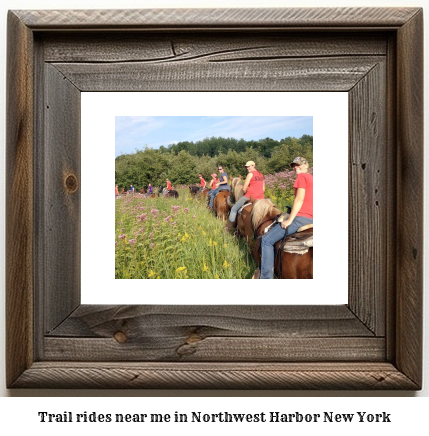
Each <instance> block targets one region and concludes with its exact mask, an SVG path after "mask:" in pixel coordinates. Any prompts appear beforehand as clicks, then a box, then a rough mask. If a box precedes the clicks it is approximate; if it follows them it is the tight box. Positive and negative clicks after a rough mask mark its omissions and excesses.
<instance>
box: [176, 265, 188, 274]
mask: <svg viewBox="0 0 429 436" xmlns="http://www.w3.org/2000/svg"><path fill="white" fill-rule="evenodd" d="M186 269H187V267H186V266H180V267H179V268H177V269H176V273H180V272H182V271H185V270H186Z"/></svg>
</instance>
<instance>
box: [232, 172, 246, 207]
mask: <svg viewBox="0 0 429 436" xmlns="http://www.w3.org/2000/svg"><path fill="white" fill-rule="evenodd" d="M243 186H244V183H243V180H242V179H241V178H240V177H234V178H233V179H232V182H231V192H232V195H233V197H234V201H238V200H240V198H241V197H242V196H243V195H244V192H243ZM230 206H231V207H232V204H230Z"/></svg>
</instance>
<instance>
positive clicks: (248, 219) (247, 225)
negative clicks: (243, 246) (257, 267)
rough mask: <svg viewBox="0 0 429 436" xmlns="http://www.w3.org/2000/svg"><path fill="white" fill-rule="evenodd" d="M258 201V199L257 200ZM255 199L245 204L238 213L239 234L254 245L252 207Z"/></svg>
mask: <svg viewBox="0 0 429 436" xmlns="http://www.w3.org/2000/svg"><path fill="white" fill-rule="evenodd" d="M256 201H257V200H256ZM254 202H255V200H253V197H251V199H250V200H249V203H247V204H245V205H244V206H243V207H242V208H241V209H240V211H239V213H238V214H237V220H236V221H237V234H238V236H242V237H243V238H245V239H246V242H247V243H248V244H249V245H250V246H253V245H254V243H255V241H254V239H253V226H252V209H253V204H254Z"/></svg>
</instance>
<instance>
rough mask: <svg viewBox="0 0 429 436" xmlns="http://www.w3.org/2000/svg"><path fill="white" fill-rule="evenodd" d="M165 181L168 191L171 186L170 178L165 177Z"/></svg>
mask: <svg viewBox="0 0 429 436" xmlns="http://www.w3.org/2000/svg"><path fill="white" fill-rule="evenodd" d="M166 182H167V190H168V191H171V189H172V188H171V182H170V180H168V179H167V180H166Z"/></svg>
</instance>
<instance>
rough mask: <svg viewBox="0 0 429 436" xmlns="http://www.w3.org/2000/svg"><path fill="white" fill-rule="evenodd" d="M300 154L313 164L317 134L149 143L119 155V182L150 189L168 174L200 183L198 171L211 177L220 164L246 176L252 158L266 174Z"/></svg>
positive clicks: (178, 180) (184, 181)
mask: <svg viewBox="0 0 429 436" xmlns="http://www.w3.org/2000/svg"><path fill="white" fill-rule="evenodd" d="M296 156H304V157H305V158H306V159H307V160H308V162H309V164H310V166H313V136H310V135H303V136H302V137H301V138H294V137H287V138H285V139H282V140H280V141H276V140H274V139H271V138H265V139H260V140H259V141H254V140H252V141H245V140H244V139H240V140H237V139H235V138H222V137H212V138H206V139H204V140H202V141H197V142H195V143H194V142H189V141H185V142H179V143H177V144H172V145H169V146H168V147H164V146H161V147H160V148H159V149H156V150H155V149H153V148H149V147H146V148H145V149H144V150H136V151H135V152H134V153H130V154H122V155H120V156H118V157H116V159H115V184H117V185H118V186H119V188H120V189H122V188H125V189H128V188H129V186H130V184H134V186H135V187H136V189H140V188H144V189H146V188H147V186H148V184H149V183H152V185H153V186H161V185H163V186H165V180H166V179H167V178H168V179H169V180H170V181H171V183H172V184H173V185H192V184H197V183H199V178H198V174H202V175H203V177H204V178H205V179H206V180H207V181H208V180H210V174H212V173H214V172H216V173H217V167H218V165H222V166H223V167H224V168H225V170H226V172H227V173H228V174H229V175H230V176H233V177H236V176H238V175H240V174H241V175H242V176H243V177H245V175H246V173H247V171H246V169H245V168H244V167H243V165H244V164H245V163H246V162H247V161H249V160H253V161H254V162H255V163H256V167H257V168H258V170H259V171H261V172H262V173H263V174H274V173H276V172H280V171H284V170H285V169H289V163H290V162H291V161H292V160H293V159H294V158H295V157H296Z"/></svg>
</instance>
